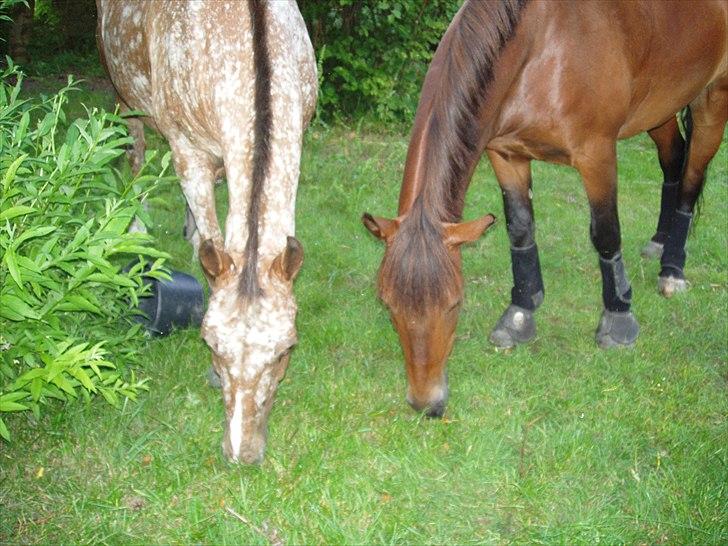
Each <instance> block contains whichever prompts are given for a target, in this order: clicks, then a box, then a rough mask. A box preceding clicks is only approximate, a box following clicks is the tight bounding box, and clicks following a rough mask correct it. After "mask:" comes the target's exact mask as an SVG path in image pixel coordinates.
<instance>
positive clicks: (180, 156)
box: [170, 139, 223, 255]
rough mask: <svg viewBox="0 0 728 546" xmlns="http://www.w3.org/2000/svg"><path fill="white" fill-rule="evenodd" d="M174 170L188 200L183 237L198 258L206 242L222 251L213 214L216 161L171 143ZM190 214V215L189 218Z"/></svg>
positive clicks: (177, 142)
mask: <svg viewBox="0 0 728 546" xmlns="http://www.w3.org/2000/svg"><path fill="white" fill-rule="evenodd" d="M170 146H171V148H172V154H173V156H174V168H175V171H176V172H177V176H179V178H180V184H181V186H182V192H183V193H184V195H185V199H187V218H186V219H185V237H186V238H187V240H188V241H189V242H190V243H191V244H192V248H193V251H194V254H195V255H197V253H198V249H199V246H200V244H201V243H202V242H203V241H206V240H208V239H210V240H212V241H213V243H215V244H216V245H217V246H218V247H220V248H222V242H223V241H222V233H221V231H220V224H219V223H218V220H217V213H216V211H215V170H216V167H217V163H218V161H217V159H216V158H214V157H212V156H210V155H209V154H208V153H206V152H202V151H199V150H197V149H194V148H193V147H192V146H190V145H189V144H188V143H187V142H186V141H185V140H183V139H179V140H175V141H172V140H170ZM190 213H191V214H190Z"/></svg>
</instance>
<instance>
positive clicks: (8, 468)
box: [0, 87, 728, 544]
mask: <svg viewBox="0 0 728 546" xmlns="http://www.w3.org/2000/svg"><path fill="white" fill-rule="evenodd" d="M79 101H83V102H86V103H88V104H98V105H104V106H106V107H110V105H111V101H112V96H111V95H110V93H109V92H108V90H104V89H103V88H101V89H99V88H98V87H96V88H94V89H93V90H92V91H88V90H87V91H84V92H83V93H81V94H80V95H79ZM75 108H77V109H78V111H79V112H80V111H81V109H80V107H79V106H75ZM149 143H150V147H151V148H159V149H162V148H164V149H166V145H165V144H164V143H163V142H162V141H161V140H160V139H159V138H157V137H151V136H150V138H149ZM406 147H407V136H406V134H392V133H377V132H375V131H364V130H355V129H345V128H327V127H323V126H320V125H319V126H316V127H314V128H313V129H312V130H310V131H309V132H308V134H307V136H306V144H305V152H304V158H303V166H302V176H301V181H300V187H299V198H298V210H297V224H298V228H297V234H296V235H297V237H298V238H299V239H300V240H301V241H302V243H303V245H304V248H305V251H306V263H305V265H304V268H303V270H302V272H301V275H300V277H299V279H298V281H297V286H296V292H297V297H298V302H299V314H298V331H299V340H300V342H299V346H298V347H297V348H296V350H295V351H294V353H293V356H292V358H291V364H290V367H289V370H288V373H287V375H286V377H285V379H284V381H283V382H282V384H281V386H280V388H279V391H278V397H277V400H276V403H275V405H274V408H273V411H272V414H271V419H270V423H269V427H270V435H269V441H268V450H267V455H266V459H265V462H264V463H263V464H262V465H261V466H259V467H249V466H231V465H229V464H227V463H226V462H225V461H224V460H223V459H222V455H221V449H220V442H221V439H222V426H223V418H224V417H223V408H222V401H221V396H220V393H219V392H218V391H215V390H212V389H210V388H209V387H207V386H206V383H205V375H206V371H207V368H208V365H209V362H210V357H209V352H208V349H207V347H206V345H205V344H204V342H203V341H202V340H201V339H200V337H199V332H198V331H196V330H194V331H178V332H175V333H173V334H172V335H170V336H169V337H166V338H161V339H150V340H149V341H148V343H147V345H146V348H145V350H144V353H143V354H141V355H140V359H141V361H142V362H143V363H144V364H143V367H142V369H141V370H139V373H140V374H142V375H143V376H145V377H148V378H149V379H150V387H151V389H150V392H149V393H148V394H147V395H144V396H142V397H141V399H140V400H139V401H138V402H137V403H129V404H127V405H125V406H124V408H123V411H121V412H117V411H115V410H113V409H111V408H110V407H108V406H107V405H105V404H104V403H102V402H101V401H95V402H92V403H90V404H84V403H78V404H75V405H73V406H71V407H69V408H68V409H66V410H65V411H63V412H60V413H56V414H55V415H48V416H45V417H43V418H42V419H41V420H40V421H36V420H34V419H33V418H32V416H25V415H23V416H17V417H15V418H13V419H10V423H9V424H10V427H11V434H12V435H13V442H12V443H11V444H6V443H0V542H11V543H77V542H91V543H172V542H184V543H215V544H241V543H251V544H281V543H285V544H301V543H401V544H412V543H450V544H453V543H458V544H471V543H476V544H503V543H522V544H531V543H546V544H574V543H581V544H594V543H597V542H603V543H609V544H614V543H646V544H687V543H691V544H696V543H703V544H718V543H726V542H728V423H727V421H726V416H727V415H728V397H727V396H726V395H727V390H726V388H727V387H728V369H727V366H726V362H727V359H728V346H727V344H728V313H727V310H728V252H727V251H728V208H726V202H727V200H726V197H728V138H726V139H725V140H724V143H723V146H722V147H721V150H720V152H719V155H718V156H717V157H716V159H715V160H714V162H713V165H712V168H711V171H710V180H709V183H708V185H707V188H706V191H705V199H704V204H703V209H702V215H701V217H700V219H699V221H698V222H697V226H696V227H695V229H694V233H693V235H692V236H691V238H690V240H689V242H688V252H689V256H688V264H687V268H686V273H687V275H688V277H689V280H690V282H691V288H690V290H689V291H688V292H687V293H685V294H681V295H679V297H676V298H673V299H672V300H664V299H663V298H662V297H660V296H659V295H658V293H657V289H656V277H657V273H658V270H659V264H658V263H656V262H653V261H645V260H643V259H641V258H640V256H639V249H640V247H641V245H642V244H643V243H644V242H646V241H647V239H648V238H649V237H650V236H651V235H652V233H653V230H654V226H655V224H656V219H657V213H658V210H659V188H660V184H661V173H660V171H659V167H658V163H657V158H656V154H655V150H654V147H653V145H652V143H651V141H650V140H649V139H648V138H647V137H646V136H640V137H637V138H634V139H631V140H629V141H626V142H623V143H620V145H619V156H620V164H619V173H620V195H619V200H620V215H621V220H622V234H623V251H624V255H625V260H626V264H627V268H628V271H629V274H630V277H631V279H632V285H633V291H634V305H633V309H634V311H635V313H636V315H637V318H638V320H639V321H640V324H641V327H642V332H641V335H640V338H639V340H638V342H637V345H636V346H635V347H634V348H633V349H631V350H616V351H608V352H603V351H600V350H599V349H597V347H596V345H595V343H594V338H593V337H594V336H593V334H594V329H595V328H596V324H597V320H598V318H599V313H600V311H601V283H600V275H599V268H598V265H597V257H596V253H595V252H594V250H593V249H592V247H591V243H590V241H589V237H588V226H589V215H588V208H587V203H586V198H585V196H584V193H583V190H582V188H581V183H580V181H579V178H578V176H577V174H576V172H575V171H573V170H570V169H566V168H561V167H555V166H552V165H547V164H544V163H535V164H534V181H535V182H534V184H535V186H534V194H535V195H534V203H535V209H536V216H537V223H538V233H537V239H538V243H539V247H540V249H541V263H542V267H543V275H544V282H545V286H546V301H545V303H544V305H543V306H542V307H541V309H540V310H539V312H538V313H537V321H538V328H539V333H538V337H537V339H536V341H535V342H533V343H532V344H530V345H528V346H526V347H520V348H518V349H516V350H514V351H511V352H497V351H495V350H494V349H493V348H492V347H491V345H490V344H489V342H488V340H487V334H488V333H489V331H490V328H491V327H492V326H493V324H494V323H495V321H496V320H497V319H498V317H499V315H500V313H501V311H502V310H503V309H504V308H505V306H506V305H507V303H508V300H509V294H510V292H509V290H510V286H511V274H510V262H509V252H508V246H509V245H508V240H507V236H506V230H505V222H503V221H502V217H503V214H502V204H501V197H500V192H499V191H498V189H497V185H496V182H495V179H494V176H493V172H492V170H491V168H490V165H489V164H487V161H484V162H483V164H482V165H481V166H480V168H479V169H478V171H477V173H476V175H475V177H474V180H473V183H472V186H471V190H470V193H469V195H468V205H467V209H466V214H465V217H466V219H472V218H475V217H476V216H479V215H481V214H483V213H485V212H493V213H495V214H496V215H497V216H499V217H500V218H501V222H499V224H498V225H497V226H496V227H495V228H493V229H492V230H491V231H490V232H489V233H488V235H487V236H485V237H484V238H482V239H481V240H479V241H478V242H477V243H475V244H473V245H470V246H469V247H466V248H465V249H464V252H463V259H464V274H465V279H466V283H467V287H466V303H465V305H464V309H463V312H462V315H461V319H460V324H459V327H458V341H457V343H456V346H455V349H454V351H453V354H452V356H451V358H450V363H449V370H450V389H451V398H450V403H449V406H448V410H447V413H446V417H445V418H444V419H442V420H428V419H425V418H422V417H420V416H419V415H416V414H415V413H413V412H412V411H411V410H410V409H409V407H408V406H407V404H406V403H405V401H404V395H405V376H404V367H403V361H402V357H401V355H400V348H399V343H398V340H397V337H396V334H395V332H394V330H393V329H392V327H391V325H390V322H389V318H388V316H387V313H386V311H385V309H384V307H383V306H382V305H381V304H380V303H379V302H378V301H377V299H376V295H375V275H376V271H377V268H378V266H379V261H380V259H381V255H382V251H383V249H382V247H381V245H380V243H379V241H377V240H375V239H374V238H373V237H371V236H369V234H368V233H367V232H366V230H365V229H364V228H363V227H362V225H361V223H360V220H359V218H360V216H361V214H362V212H364V211H368V212H371V213H373V214H379V215H387V216H393V215H395V212H396V201H397V195H398V190H399V183H400V181H401V173H402V167H403V164H404V157H405V153H406ZM224 193H225V190H224V188H223V187H221V188H220V189H219V197H220V199H221V202H224V200H225V195H224ZM183 206H184V201H183V197H182V194H181V192H180V191H179V189H178V188H177V187H175V186H171V185H170V186H168V187H165V188H163V189H162V190H161V192H160V193H159V194H158V195H157V197H156V198H155V199H154V200H153V202H152V216H153V218H154V221H155V224H154V226H153V228H152V231H153V233H154V234H155V235H156V236H157V237H158V238H159V247H160V248H162V249H164V250H167V251H169V252H170V253H172V254H173V255H174V259H173V261H172V264H171V265H172V266H173V267H174V268H176V269H181V270H184V271H189V272H192V273H194V274H195V275H197V276H198V277H199V278H200V279H201V280H202V275H201V272H200V269H199V266H198V265H197V264H196V263H194V262H193V260H192V253H191V249H190V248H189V247H188V246H187V244H186V242H185V241H184V240H183V238H182V235H181V231H182V224H183V216H184V215H183V213H182V211H183Z"/></svg>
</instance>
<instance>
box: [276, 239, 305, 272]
mask: <svg viewBox="0 0 728 546" xmlns="http://www.w3.org/2000/svg"><path fill="white" fill-rule="evenodd" d="M301 265H303V245H302V244H301V243H300V242H299V241H298V239H296V238H295V237H288V238H287V239H286V248H285V249H283V252H281V253H280V254H279V255H278V256H276V258H275V260H273V263H272V264H271V266H270V271H271V273H274V274H276V275H278V277H280V278H281V279H283V280H284V281H292V280H293V279H295V278H296V275H298V272H299V271H300V269H301Z"/></svg>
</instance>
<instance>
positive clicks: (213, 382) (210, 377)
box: [207, 366, 222, 389]
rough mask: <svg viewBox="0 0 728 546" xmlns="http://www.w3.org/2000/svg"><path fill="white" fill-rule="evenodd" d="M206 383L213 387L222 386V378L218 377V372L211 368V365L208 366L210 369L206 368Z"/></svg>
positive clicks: (218, 387)
mask: <svg viewBox="0 0 728 546" xmlns="http://www.w3.org/2000/svg"><path fill="white" fill-rule="evenodd" d="M207 384H208V385H209V386H210V387H212V388H213V389H221V388H222V380H221V379H220V376H219V375H218V373H217V372H216V371H215V368H213V367H212V366H210V369H209V370H207Z"/></svg>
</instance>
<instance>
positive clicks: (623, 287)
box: [599, 252, 632, 313]
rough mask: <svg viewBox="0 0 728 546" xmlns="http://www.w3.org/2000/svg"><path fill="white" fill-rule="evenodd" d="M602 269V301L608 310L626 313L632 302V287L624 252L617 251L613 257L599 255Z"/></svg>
mask: <svg viewBox="0 0 728 546" xmlns="http://www.w3.org/2000/svg"><path fill="white" fill-rule="evenodd" d="M599 268H600V269H601V271H602V301H603V302H604V308H605V309H607V310H608V311H614V312H618V313H625V312H627V311H629V306H630V303H631V302H632V287H631V286H630V284H629V279H627V273H626V271H625V269H624V261H623V260H622V253H621V252H617V253H616V254H615V255H614V256H613V257H612V258H611V259H609V260H608V259H606V258H603V257H602V256H599Z"/></svg>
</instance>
